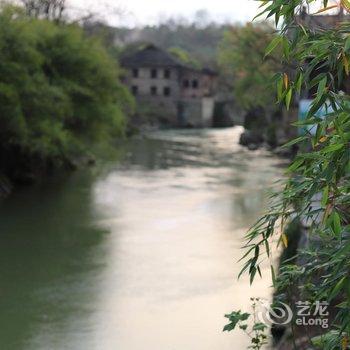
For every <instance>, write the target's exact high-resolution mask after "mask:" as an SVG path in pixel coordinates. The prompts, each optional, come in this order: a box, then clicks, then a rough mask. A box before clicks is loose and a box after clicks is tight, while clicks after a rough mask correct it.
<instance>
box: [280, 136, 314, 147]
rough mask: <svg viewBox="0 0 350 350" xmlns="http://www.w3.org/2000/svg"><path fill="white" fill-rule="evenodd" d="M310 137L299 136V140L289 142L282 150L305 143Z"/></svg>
mask: <svg viewBox="0 0 350 350" xmlns="http://www.w3.org/2000/svg"><path fill="white" fill-rule="evenodd" d="M308 138H309V137H308V136H305V135H304V136H299V137H297V138H295V139H293V140H291V141H289V142H287V143H285V144H284V145H283V146H282V148H288V147H291V146H293V145H295V144H297V143H300V142H302V141H305V140H307V139H308Z"/></svg>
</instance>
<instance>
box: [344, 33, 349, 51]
mask: <svg viewBox="0 0 350 350" xmlns="http://www.w3.org/2000/svg"><path fill="white" fill-rule="evenodd" d="M349 50H350V35H349V36H348V37H347V38H346V40H345V45H344V51H345V52H346V51H349Z"/></svg>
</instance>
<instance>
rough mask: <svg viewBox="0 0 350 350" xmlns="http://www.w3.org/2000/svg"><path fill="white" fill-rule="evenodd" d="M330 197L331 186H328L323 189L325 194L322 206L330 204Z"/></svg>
mask: <svg viewBox="0 0 350 350" xmlns="http://www.w3.org/2000/svg"><path fill="white" fill-rule="evenodd" d="M328 195H329V186H328V185H327V186H326V187H325V188H324V189H323V194H322V201H321V205H322V206H323V207H324V206H326V205H327V203H328Z"/></svg>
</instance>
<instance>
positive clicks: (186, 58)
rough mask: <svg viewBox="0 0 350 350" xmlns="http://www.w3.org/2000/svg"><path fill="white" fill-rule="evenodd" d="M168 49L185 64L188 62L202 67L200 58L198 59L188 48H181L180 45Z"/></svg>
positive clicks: (195, 66) (190, 64) (193, 65)
mask: <svg viewBox="0 0 350 350" xmlns="http://www.w3.org/2000/svg"><path fill="white" fill-rule="evenodd" d="M168 51H169V53H171V54H172V55H173V56H175V57H176V58H177V59H178V60H179V61H181V62H182V63H184V64H187V65H189V66H192V67H194V68H200V67H201V64H200V62H199V61H198V60H196V59H195V58H194V57H192V56H191V55H190V54H189V53H188V52H187V51H186V50H184V49H181V48H180V47H171V48H170V49H169V50H168Z"/></svg>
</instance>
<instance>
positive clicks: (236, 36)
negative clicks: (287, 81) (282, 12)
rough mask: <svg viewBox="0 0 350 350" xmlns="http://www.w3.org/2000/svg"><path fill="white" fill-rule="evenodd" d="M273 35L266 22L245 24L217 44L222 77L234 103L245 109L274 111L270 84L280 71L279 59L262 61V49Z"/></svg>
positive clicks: (237, 27)
mask: <svg viewBox="0 0 350 350" xmlns="http://www.w3.org/2000/svg"><path fill="white" fill-rule="evenodd" d="M275 35H276V34H275V33H274V30H273V28H272V27H271V26H270V25H269V24H267V23H258V24H251V23H248V24H246V25H244V26H234V27H232V28H230V29H228V30H227V31H225V33H224V36H223V39H222V40H221V42H220V45H219V51H218V59H219V66H220V71H221V74H222V76H223V77H225V80H226V84H227V85H229V86H230V89H231V91H232V92H233V94H234V97H235V100H236V101H237V103H238V104H239V105H240V106H241V107H242V108H244V109H245V110H249V109H253V108H257V107H263V108H267V107H270V108H271V109H273V108H277V107H276V104H275V96H276V93H275V91H274V90H273V89H272V88H271V83H272V79H273V77H274V75H275V74H276V73H277V72H279V71H280V69H281V66H282V65H281V59H280V57H279V55H278V54H277V53H274V55H272V56H269V57H267V58H265V48H266V47H267V45H268V44H269V42H270V41H271V40H272V39H273V38H274V37H275ZM274 106H275V107H274Z"/></svg>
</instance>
